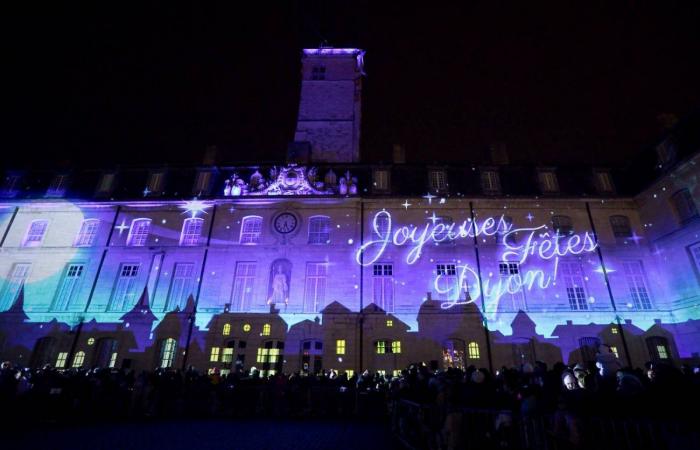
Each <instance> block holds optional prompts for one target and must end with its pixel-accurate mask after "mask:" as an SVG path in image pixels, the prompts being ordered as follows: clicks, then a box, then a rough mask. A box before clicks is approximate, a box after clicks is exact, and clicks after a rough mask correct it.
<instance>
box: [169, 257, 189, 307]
mask: <svg viewBox="0 0 700 450" xmlns="http://www.w3.org/2000/svg"><path fill="white" fill-rule="evenodd" d="M193 281H194V263H177V264H175V269H174V270H173V276H172V278H171V279H170V291H169V292H168V301H167V302H166V303H165V310H166V311H172V310H174V309H175V308H180V310H183V309H184V308H185V305H186V302H187V299H188V297H189V296H190V295H192V294H193V292H192V291H193V289H192V288H193Z"/></svg>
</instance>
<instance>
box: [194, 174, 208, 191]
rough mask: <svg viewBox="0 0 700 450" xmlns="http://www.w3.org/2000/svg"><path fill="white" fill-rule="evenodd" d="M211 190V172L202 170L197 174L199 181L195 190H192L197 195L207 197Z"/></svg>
mask: <svg viewBox="0 0 700 450" xmlns="http://www.w3.org/2000/svg"><path fill="white" fill-rule="evenodd" d="M210 189H211V172H209V171H208V170H201V171H199V172H198V173H197V179H196V180H195V182H194V188H193V189H192V191H193V194H195V195H202V194H204V195H206V194H208V193H209V191H210Z"/></svg>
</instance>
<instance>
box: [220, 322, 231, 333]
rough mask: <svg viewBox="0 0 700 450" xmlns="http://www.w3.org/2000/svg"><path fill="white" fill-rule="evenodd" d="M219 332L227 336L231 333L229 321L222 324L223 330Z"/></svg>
mask: <svg viewBox="0 0 700 450" xmlns="http://www.w3.org/2000/svg"><path fill="white" fill-rule="evenodd" d="M221 334H223V335H224V336H228V335H230V334H231V324H230V323H226V324H224V331H223V332H222V333H221Z"/></svg>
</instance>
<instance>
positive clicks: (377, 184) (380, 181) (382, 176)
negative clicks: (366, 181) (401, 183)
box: [372, 169, 389, 192]
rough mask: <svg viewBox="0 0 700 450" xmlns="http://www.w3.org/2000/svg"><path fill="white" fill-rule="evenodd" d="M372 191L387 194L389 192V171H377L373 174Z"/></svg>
mask: <svg viewBox="0 0 700 450" xmlns="http://www.w3.org/2000/svg"><path fill="white" fill-rule="evenodd" d="M372 189H373V190H374V191H378V192H386V191H388V190H389V170H388V169H375V170H374V172H372Z"/></svg>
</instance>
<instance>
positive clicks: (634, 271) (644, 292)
mask: <svg viewBox="0 0 700 450" xmlns="http://www.w3.org/2000/svg"><path fill="white" fill-rule="evenodd" d="M623 267H624V269H625V278H627V285H628V286H629V289H630V297H632V304H633V305H634V307H635V308H636V309H651V298H650V296H649V290H648V289H647V284H646V279H645V278H646V277H645V276H644V267H642V262H641V261H624V262H623Z"/></svg>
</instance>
